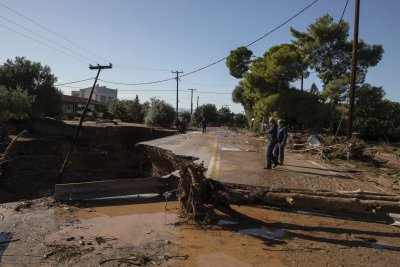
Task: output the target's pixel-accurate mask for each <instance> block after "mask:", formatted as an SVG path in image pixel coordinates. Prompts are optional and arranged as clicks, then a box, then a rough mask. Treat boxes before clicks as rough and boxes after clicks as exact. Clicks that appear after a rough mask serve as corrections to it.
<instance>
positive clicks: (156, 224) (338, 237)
mask: <svg viewBox="0 0 400 267" xmlns="http://www.w3.org/2000/svg"><path fill="white" fill-rule="evenodd" d="M202 138H204V140H206V139H207V140H210V138H215V140H216V142H217V145H216V146H215V149H216V150H215V151H214V153H213V160H214V161H215V162H212V161H213V160H211V162H212V164H211V163H210V165H209V167H210V170H209V172H208V174H209V176H210V177H211V178H214V179H217V180H220V181H225V182H236V183H248V184H257V185H265V186H270V187H288V188H306V189H325V190H333V191H335V190H362V191H372V192H379V193H386V194H398V192H399V191H398V186H397V185H398V179H399V178H398V173H399V163H398V159H396V158H395V157H391V156H388V155H387V154H385V153H383V154H382V155H380V156H381V157H382V161H383V160H384V161H386V160H388V162H387V163H386V164H384V165H382V166H380V167H371V166H368V165H367V164H364V163H359V162H344V161H333V162H326V161H324V160H322V159H320V158H318V157H317V156H315V155H308V154H299V153H291V152H290V151H288V153H287V157H286V160H285V165H283V166H278V167H277V168H275V169H273V170H264V169H263V165H264V163H265V162H264V153H265V152H264V151H265V142H264V140H262V138H259V137H257V136H250V135H248V134H246V133H244V132H237V131H233V132H232V131H228V130H227V129H218V128H217V129H211V132H209V133H208V134H207V135H201V134H192V135H190V138H187V137H185V136H182V140H184V142H192V141H193V140H197V141H196V142H197V143H199V144H201V143H202V142H201V140H202ZM178 141H179V140H177V139H174V144H175V145H179V142H178ZM203 143H204V142H203ZM194 149H196V148H194ZM188 153H190V152H189V151H188ZM233 208H234V209H236V210H237V211H238V212H240V213H242V214H244V215H246V216H248V218H249V220H245V221H238V220H236V219H233V218H228V217H226V215H224V214H217V215H218V217H217V218H215V219H216V222H217V223H216V224H195V223H193V222H190V221H189V222H186V221H184V219H183V218H180V217H179V203H177V202H174V201H168V202H165V201H164V200H162V199H161V201H160V199H158V200H157V201H155V200H149V199H143V198H139V199H137V198H131V199H125V200H124V201H120V202H119V203H117V202H115V201H114V202H113V201H111V202H110V201H107V202H104V201H102V202H85V203H79V205H78V206H76V205H72V204H69V205H67V204H62V203H56V202H54V200H53V199H52V198H51V197H42V198H38V199H32V200H25V201H23V200H20V201H15V202H9V203H3V204H0V232H1V234H0V265H1V266H56V265H58V266H137V265H143V266H147V265H149V266H152V265H156V266H398V262H400V253H399V251H400V238H399V237H400V228H399V227H398V226H394V225H391V223H393V220H392V219H391V218H390V217H387V216H384V217H376V216H366V215H362V216H361V215H355V214H345V213H332V212H331V213H328V212H324V211H311V210H295V209H286V208H285V209H284V208H272V207H243V206H242V207H236V206H235V207H233Z"/></svg>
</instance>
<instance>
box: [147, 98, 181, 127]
mask: <svg viewBox="0 0 400 267" xmlns="http://www.w3.org/2000/svg"><path fill="white" fill-rule="evenodd" d="M174 119H175V109H174V107H173V106H171V105H170V104H168V103H166V102H165V101H163V100H159V99H157V98H152V99H151V100H150V107H149V109H148V111H147V115H146V118H145V123H146V124H148V125H156V126H161V127H169V126H170V125H172V123H173V121H174Z"/></svg>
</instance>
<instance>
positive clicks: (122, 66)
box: [0, 2, 170, 71]
mask: <svg viewBox="0 0 400 267" xmlns="http://www.w3.org/2000/svg"><path fill="white" fill-rule="evenodd" d="M0 5H1V6H3V7H5V8H7V9H8V10H10V11H12V12H13V13H15V14H17V15H18V16H20V17H22V18H24V19H25V20H28V21H30V22H31V23H33V24H35V25H37V26H39V27H41V28H43V29H45V30H46V31H48V32H50V33H52V34H54V35H56V36H57V37H59V38H61V39H63V40H64V41H66V42H68V43H70V44H72V45H74V46H76V47H78V48H80V49H82V50H84V51H86V52H87V53H89V54H91V55H92V56H95V57H96V58H98V59H100V60H102V61H104V62H110V60H108V59H105V58H103V57H101V56H99V55H97V54H95V53H93V52H92V51H90V50H89V49H86V48H85V47H83V46H81V45H79V44H77V43H75V42H73V41H71V40H69V39H67V38H66V37H64V36H62V35H61V34H59V33H57V32H55V31H53V30H52V29H50V28H48V27H46V26H44V25H42V24H40V23H38V22H36V21H34V20H33V19H31V18H29V17H27V16H25V15H23V14H22V13H20V12H18V11H16V10H14V9H12V8H11V7H9V6H7V5H5V4H3V3H1V2H0ZM2 18H3V19H5V20H7V21H9V22H11V23H13V24H15V25H17V26H19V27H21V28H23V29H25V30H27V31H29V32H31V33H33V34H36V35H38V36H40V37H41V38H43V39H46V40H47V41H49V42H52V43H54V44H56V45H58V46H60V47H62V48H64V49H66V50H68V51H70V52H73V53H75V54H77V55H79V56H81V57H82V58H86V59H89V61H93V60H92V59H90V58H88V57H86V56H83V55H81V54H80V53H78V52H76V51H73V50H72V49H69V48H66V47H65V46H62V45H60V44H58V43H56V42H54V41H52V40H50V39H48V38H46V37H44V36H42V35H40V34H38V33H35V32H33V31H31V30H29V29H27V28H25V27H24V26H21V25H19V24H17V23H15V22H12V21H10V20H8V19H6V18H4V17H2ZM85 64H87V62H85ZM113 67H114V68H117V69H135V70H147V71H170V69H156V68H145V67H137V66H130V65H124V64H114V65H113Z"/></svg>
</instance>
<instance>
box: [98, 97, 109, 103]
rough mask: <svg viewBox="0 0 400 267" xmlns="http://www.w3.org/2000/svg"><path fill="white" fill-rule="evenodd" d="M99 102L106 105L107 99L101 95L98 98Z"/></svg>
mask: <svg viewBox="0 0 400 267" xmlns="http://www.w3.org/2000/svg"><path fill="white" fill-rule="evenodd" d="M100 101H101V102H103V103H106V102H107V97H106V96H105V95H101V96H100Z"/></svg>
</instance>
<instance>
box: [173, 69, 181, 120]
mask: <svg viewBox="0 0 400 267" xmlns="http://www.w3.org/2000/svg"><path fill="white" fill-rule="evenodd" d="M172 73H176V78H175V79H176V117H177V118H178V102H179V97H178V89H179V73H183V71H177V70H176V71H172Z"/></svg>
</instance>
